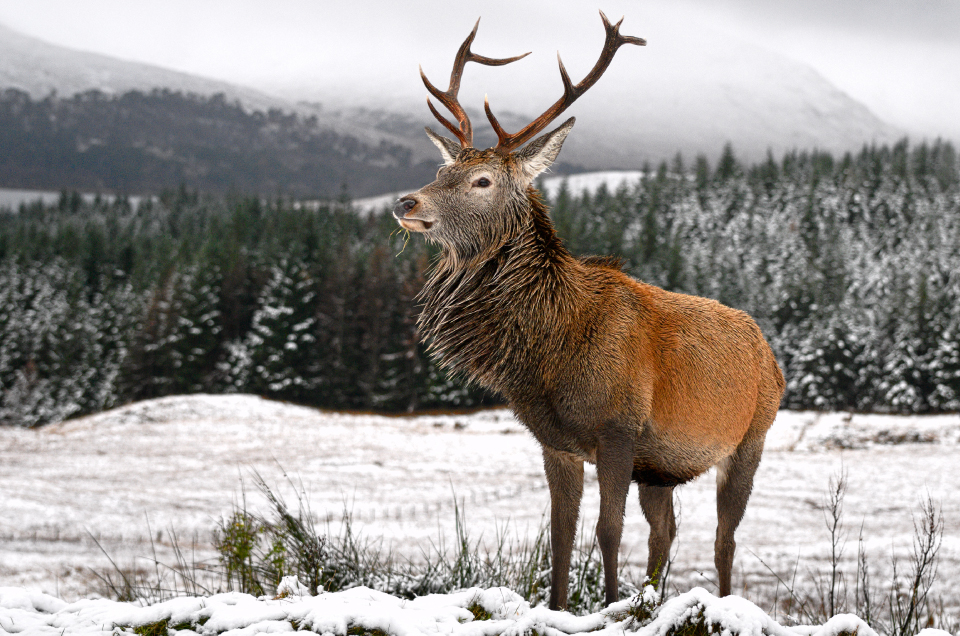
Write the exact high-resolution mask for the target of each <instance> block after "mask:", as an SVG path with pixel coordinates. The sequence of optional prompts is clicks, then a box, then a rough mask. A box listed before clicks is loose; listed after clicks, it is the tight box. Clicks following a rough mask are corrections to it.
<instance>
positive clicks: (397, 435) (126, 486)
mask: <svg viewBox="0 0 960 636" xmlns="http://www.w3.org/2000/svg"><path fill="white" fill-rule="evenodd" d="M841 467H842V468H843V469H845V470H846V471H847V473H848V483H849V487H848V491H847V496H846V501H845V508H844V513H845V517H844V519H845V521H846V528H847V539H848V545H847V549H846V551H845V557H844V558H845V559H846V562H847V563H848V564H849V565H850V566H851V567H852V566H853V564H854V563H853V562H854V559H855V555H856V541H857V534H858V532H859V529H860V526H861V524H862V525H863V536H864V537H865V539H866V547H867V550H868V553H869V554H870V556H871V567H872V568H873V570H872V573H873V576H874V579H875V580H877V581H881V580H885V578H884V577H888V575H889V567H890V563H889V562H890V556H891V553H892V552H895V553H897V554H899V555H901V556H902V557H905V556H907V555H908V554H909V552H910V550H911V543H912V537H913V525H912V517H913V515H914V514H915V513H916V511H917V510H918V505H919V502H920V500H921V498H923V497H926V496H927V494H929V495H930V496H931V497H932V498H933V499H934V500H935V501H937V502H939V503H940V505H941V506H942V509H943V518H944V537H943V545H942V548H941V551H940V557H941V560H940V569H939V577H938V587H937V588H936V589H935V590H934V594H937V595H942V596H943V597H944V599H945V600H946V601H947V602H948V603H950V604H953V605H958V604H960V533H958V528H960V416H958V415H949V416H931V417H894V416H879V415H873V416H859V415H854V416H852V417H851V416H849V415H845V414H839V413H838V414H815V413H796V412H781V413H780V416H779V417H778V419H777V422H776V423H775V424H774V427H773V429H772V430H771V432H770V435H769V436H768V444H767V451H766V454H765V457H764V461H763V463H762V464H761V467H760V470H759V472H758V475H757V479H756V486H755V490H754V494H753V497H752V498H751V501H750V505H749V506H748V508H747V513H746V517H745V518H744V520H743V523H742V525H741V527H740V530H739V531H738V534H737V540H738V552H737V557H736V562H735V568H736V570H735V574H734V586H735V589H736V591H738V592H739V593H741V594H743V595H744V596H745V597H747V598H751V594H752V592H754V591H755V590H757V589H761V588H769V587H770V586H771V585H772V584H773V576H772V575H771V574H770V572H769V571H768V569H767V566H765V565H764V564H763V563H761V559H762V561H763V562H765V563H766V564H767V565H768V566H769V567H771V568H773V569H774V570H776V571H777V572H780V573H781V574H784V575H789V574H791V573H792V571H793V568H794V566H795V564H796V563H797V562H798V559H799V575H798V576H799V577H801V578H802V577H804V576H806V575H807V573H808V572H809V571H810V570H813V569H816V568H817V567H819V566H820V565H823V564H824V563H825V561H826V559H827V556H828V554H829V540H828V534H827V532H826V530H825V527H824V518H823V515H822V513H821V505H822V503H823V501H824V498H825V492H826V489H827V487H828V482H829V479H830V477H831V476H833V475H835V474H836V473H837V471H838V470H840V469H841ZM254 470H255V471H258V472H259V473H260V474H261V475H262V476H263V477H264V479H265V480H266V482H267V483H268V484H272V485H277V487H278V488H279V489H280V490H281V491H283V484H284V483H285V481H284V471H286V473H287V474H289V475H291V476H293V477H294V479H295V480H296V479H299V480H301V481H302V482H303V486H304V487H305V489H306V492H307V495H308V497H309V501H310V505H311V507H312V509H313V511H314V512H315V513H317V514H319V515H320V516H321V517H328V518H329V519H331V523H332V524H333V526H334V528H335V527H336V525H337V522H338V520H339V518H340V513H341V511H342V510H343V508H344V506H347V507H349V508H351V509H352V510H353V515H354V520H355V523H356V529H359V530H362V532H363V533H364V534H365V535H366V536H371V537H383V540H384V542H385V544H386V545H387V546H392V547H393V548H394V549H395V550H397V551H399V552H401V553H405V554H409V555H411V556H416V555H417V554H419V553H420V551H421V550H422V549H426V548H428V547H429V546H430V545H431V542H432V543H433V544H435V543H437V541H438V537H439V536H440V535H445V536H446V537H448V538H452V536H453V525H454V514H453V510H452V508H453V497H454V494H455V495H456V497H457V498H458V499H462V500H463V502H464V505H465V508H466V521H467V527H468V530H469V531H470V533H471V536H473V537H479V536H481V535H482V536H484V537H491V538H492V537H493V536H494V534H495V533H496V531H497V529H498V528H502V527H503V525H504V524H506V523H509V529H510V531H511V532H514V533H517V534H519V535H520V536H524V535H532V534H533V533H534V532H535V531H536V529H537V528H538V526H539V524H540V523H541V522H542V519H543V516H544V514H545V511H546V510H547V503H548V494H547V490H546V487H545V482H544V477H543V475H542V467H541V460H540V453H539V451H538V448H537V445H536V443H535V442H534V440H533V439H532V437H531V436H530V435H529V434H528V433H527V432H526V431H525V430H524V429H523V428H522V427H521V426H520V425H519V424H518V423H517V422H516V420H515V419H514V418H513V417H512V415H511V414H510V412H509V411H507V410H502V409H501V410H489V411H482V412H478V413H474V414H470V415H436V416H416V417H384V416H377V415H365V414H342V413H330V412H323V411H318V410H315V409H310V408H304V407H299V406H292V405H288V404H283V403H278V402H271V401H267V400H263V399H260V398H257V397H253V396H245V395H232V396H204V395H197V396H189V397H169V398H163V399H159V400H153V401H149V402H141V403H137V404H133V405H129V406H125V407H122V408H119V409H116V410H114V411H110V412H107V413H103V414H99V415H94V416H90V417H85V418H80V419H77V420H72V421H68V422H64V423H61V424H57V425H52V426H47V427H43V428H39V429H34V430H25V429H19V428H0V587H3V586H26V587H27V588H29V589H32V590H37V591H42V592H45V593H47V594H51V595H54V596H57V597H59V598H62V599H65V600H67V601H71V600H75V599H78V598H82V597H87V596H89V595H90V594H91V593H93V592H94V591H95V590H96V589H97V587H96V584H97V581H96V579H95V577H94V576H93V575H92V574H91V569H97V570H100V571H106V570H108V569H109V563H108V561H107V560H106V557H105V556H104V555H103V554H102V553H101V552H100V550H99V548H98V547H97V546H96V544H95V542H94V541H93V540H92V539H91V535H93V536H96V537H97V538H98V540H99V542H100V543H101V544H102V545H103V547H104V548H105V549H106V550H107V552H109V553H110V555H111V556H112V557H113V558H114V560H115V561H116V562H117V563H118V564H119V565H120V566H121V567H127V566H130V565H133V564H134V559H137V558H143V557H147V556H149V555H151V554H152V550H153V549H156V550H157V554H158V556H159V558H160V560H161V561H164V560H166V562H168V563H173V561H174V559H173V556H172V554H171V553H170V551H169V545H167V544H166V543H165V542H166V534H164V536H163V537H161V541H159V542H157V541H156V539H157V537H158V534H159V533H160V532H161V531H166V530H167V529H168V528H172V529H174V530H175V531H176V533H177V534H178V535H179V537H180V541H181V544H184V543H185V544H187V545H188V546H189V544H190V542H191V541H192V537H193V536H194V535H196V537H197V540H198V548H199V551H198V553H197V556H198V558H210V557H212V556H213V551H212V547H211V545H210V536H211V530H212V529H213V527H214V525H215V523H216V520H217V519H218V517H219V515H221V514H223V513H226V512H228V511H229V510H230V508H231V506H232V504H233V503H234V502H235V501H236V500H237V498H238V497H239V496H240V488H241V480H245V481H246V483H247V484H248V486H249V484H250V483H251V479H250V478H251V474H252V471H254ZM587 479H588V482H587V485H586V489H585V495H584V502H583V508H582V510H583V518H584V525H585V527H586V528H588V529H589V528H591V527H592V525H593V524H594V523H595V521H596V514H597V509H598V504H599V494H598V492H597V486H596V478H595V474H594V473H592V472H588V476H587ZM247 490H248V492H247V505H248V507H250V508H257V507H259V506H261V505H262V502H261V501H260V500H259V498H258V494H257V493H256V492H255V489H253V488H252V487H248V488H247ZM713 490H714V477H713V475H712V473H711V474H707V475H705V476H703V477H701V478H700V479H698V480H697V481H695V482H693V483H691V484H687V485H686V486H684V487H682V488H679V489H678V493H679V495H678V496H679V500H680V524H679V535H678V543H677V544H676V545H675V552H676V562H675V565H674V568H675V570H674V574H673V578H672V582H673V585H676V586H677V587H678V588H680V589H681V590H686V589H690V588H691V587H693V586H697V585H699V586H702V587H704V588H706V589H707V590H710V591H715V588H714V587H713V583H712V581H713V580H714V577H715V574H714V570H713V535H714V526H715V523H716V513H715V511H714V500H713ZM624 528H625V529H624V541H623V548H622V553H623V554H624V555H625V556H626V558H627V559H628V563H629V564H631V565H632V566H635V567H636V568H642V567H643V563H644V559H645V558H646V537H647V525H646V523H645V521H644V520H643V516H642V514H641V512H640V508H639V505H638V504H637V502H636V500H635V498H631V501H630V502H629V503H628V507H627V519H626V522H625V526H624ZM151 535H152V538H153V539H154V542H153V544H154V545H151V540H150V539H151ZM140 564H141V565H144V564H146V562H141V563H140ZM905 565H906V564H905V563H901V569H903V568H904V567H905ZM701 573H702V574H701ZM754 600H758V599H756V598H755V597H754ZM758 602H760V601H759V600H758Z"/></svg>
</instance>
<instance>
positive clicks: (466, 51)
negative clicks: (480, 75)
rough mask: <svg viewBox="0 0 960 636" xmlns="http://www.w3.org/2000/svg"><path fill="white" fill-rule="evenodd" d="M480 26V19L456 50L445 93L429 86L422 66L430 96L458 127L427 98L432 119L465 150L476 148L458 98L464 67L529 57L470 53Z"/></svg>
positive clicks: (467, 118) (422, 73)
mask: <svg viewBox="0 0 960 636" xmlns="http://www.w3.org/2000/svg"><path fill="white" fill-rule="evenodd" d="M479 26H480V19H479V18H478V19H477V23H476V24H474V25H473V31H471V32H470V35H468V36H467V39H466V40H464V41H463V44H461V45H460V49H459V50H458V51H457V57H456V58H454V61H453V70H452V71H451V72H450V86H449V87H448V88H447V90H445V91H441V90H440V89H439V88H437V87H436V86H434V85H433V84H431V83H430V80H428V79H427V76H426V75H425V74H424V72H423V67H420V79H422V80H423V84H424V86H426V87H427V90H428V91H429V92H430V94H431V95H433V96H434V97H436V98H437V101H439V102H440V103H441V104H443V105H444V106H445V107H446V108H447V110H449V111H450V113H451V114H452V115H453V116H454V117H456V119H457V125H456V126H454V125H453V123H451V122H450V121H449V120H447V119H446V118H445V117H443V116H442V115H441V114H440V113H439V112H438V111H437V109H436V108H434V106H433V103H432V102H431V101H430V98H429V97H428V98H427V106H429V108H430V112H431V113H433V116H434V117H436V118H437V120H438V121H439V122H440V123H441V124H443V125H444V126H445V127H446V128H447V129H448V130H449V131H450V132H452V133H453V134H454V135H456V137H457V139H459V140H460V145H461V146H463V147H464V148H466V147H469V146H472V145H473V126H471V124H470V118H469V117H467V113H466V111H464V110H463V107H462V106H460V101H459V100H458V99H457V93H459V92H460V79H461V78H462V77H463V68H464V67H465V66H466V65H467V62H476V63H477V64H483V65H484V66H503V65H504V64H509V63H510V62H516V61H517V60H519V59H522V58H525V57H526V56H528V55H530V53H524V54H523V55H517V56H514V57H506V58H494V57H486V56H483V55H477V54H476V53H474V52H472V51H471V50H470V45H471V44H472V43H473V39H474V38H475V37H476V36H477V28H478V27H479Z"/></svg>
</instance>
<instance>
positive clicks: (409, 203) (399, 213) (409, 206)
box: [393, 197, 417, 219]
mask: <svg viewBox="0 0 960 636" xmlns="http://www.w3.org/2000/svg"><path fill="white" fill-rule="evenodd" d="M415 207H417V200H416V199H414V198H412V197H401V198H400V199H398V200H397V204H396V205H395V206H394V207H393V218H395V219H402V218H403V217H404V216H405V215H406V214H407V213H408V212H410V211H411V210H413V208H415Z"/></svg>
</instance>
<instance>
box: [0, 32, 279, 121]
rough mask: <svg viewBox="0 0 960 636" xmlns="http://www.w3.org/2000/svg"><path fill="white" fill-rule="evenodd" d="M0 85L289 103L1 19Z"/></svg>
mask: <svg viewBox="0 0 960 636" xmlns="http://www.w3.org/2000/svg"><path fill="white" fill-rule="evenodd" d="M0 88H16V89H19V90H22V91H24V92H26V93H29V94H30V95H31V96H32V97H34V98H42V97H46V96H47V95H50V94H51V93H55V94H57V95H60V96H62V97H70V96H72V95H74V94H76V93H82V92H84V91H88V90H98V91H100V92H102V93H105V94H107V95H119V94H122V93H126V92H127V91H132V90H139V91H146V92H149V91H150V90H151V89H154V88H166V89H170V90H172V91H179V92H182V93H196V94H198V95H214V94H217V93H223V94H224V95H226V97H227V98H228V99H229V100H230V101H239V102H240V103H242V104H243V105H244V106H246V107H247V108H250V109H254V110H267V109H270V108H281V109H291V108H292V107H293V105H292V104H291V103H290V102H288V101H286V100H283V99H281V98H278V97H271V96H269V95H267V94H265V93H261V92H260V91H257V90H254V89H252V88H245V87H241V86H236V85H234V84H230V83H228V82H221V81H218V80H213V79H208V78H204V77H197V76H195V75H190V74H188V73H180V72H177V71H171V70H169V69H165V68H160V67H159V66H152V65H150V64H141V63H139V62H129V61H126V60H118V59H116V58H113V57H109V56H106V55H100V54H97V53H88V52H85V51H77V50H74V49H68V48H65V47H62V46H56V45H54V44H49V43H47V42H44V41H43V40H40V39H37V38H34V37H30V36H28V35H24V34H23V33H20V32H18V31H14V30H13V29H10V28H8V27H5V26H4V25H2V24H0Z"/></svg>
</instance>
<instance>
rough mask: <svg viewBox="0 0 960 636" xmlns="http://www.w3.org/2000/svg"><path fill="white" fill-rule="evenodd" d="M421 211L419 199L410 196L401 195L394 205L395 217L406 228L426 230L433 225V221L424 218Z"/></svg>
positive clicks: (414, 230)
mask: <svg viewBox="0 0 960 636" xmlns="http://www.w3.org/2000/svg"><path fill="white" fill-rule="evenodd" d="M421 211H422V210H421V209H420V202H419V201H417V200H416V199H414V198H413V197H410V196H406V197H401V198H400V199H398V200H397V204H396V205H395V206H394V207H393V218H395V219H396V220H397V223H399V224H400V227H402V228H403V229H405V230H410V231H411V232H426V231H427V230H429V229H430V228H431V227H433V221H432V220H429V219H425V218H423V216H422V215H421V214H420V213H421Z"/></svg>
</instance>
